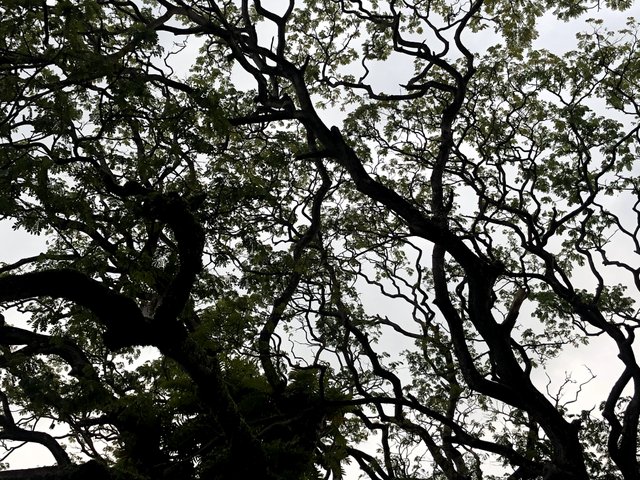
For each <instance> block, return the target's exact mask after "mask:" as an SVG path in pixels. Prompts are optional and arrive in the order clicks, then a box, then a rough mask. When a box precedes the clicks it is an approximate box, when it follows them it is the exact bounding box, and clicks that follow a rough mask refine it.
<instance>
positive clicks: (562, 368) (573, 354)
mask: <svg viewBox="0 0 640 480" xmlns="http://www.w3.org/2000/svg"><path fill="white" fill-rule="evenodd" d="M263 3H264V5H265V6H266V7H269V6H271V5H273V6H276V5H277V6H281V5H283V4H284V3H285V2H282V1H281V0H269V1H263ZM589 16H591V17H596V18H603V19H604V20H605V25H606V26H610V27H612V28H618V27H620V28H621V27H623V26H624V24H625V21H626V19H627V17H630V16H636V17H640V6H639V5H638V3H636V5H635V6H634V7H633V9H632V10H630V11H626V12H621V13H620V12H606V11H601V12H595V11H594V12H592V14H591V15H589ZM589 16H587V17H589ZM538 28H539V32H540V37H539V39H538V40H536V42H535V46H536V47H538V48H545V49H548V50H551V51H554V52H559V53H561V52H563V51H566V50H569V49H571V48H573V46H574V45H575V41H574V38H575V33H576V32H577V31H580V30H583V23H582V22H572V23H569V24H566V23H563V22H558V21H555V20H553V18H552V17H551V16H550V15H547V16H545V17H544V18H543V19H542V21H541V22H540V24H539V26H538ZM494 41H495V38H494V37H493V36H491V35H487V36H486V37H485V38H484V42H485V44H490V43H493V42H494ZM483 47H484V45H483V39H482V38H478V39H477V40H476V41H474V48H475V49H476V50H477V51H481V50H482V49H483ZM189 53H190V52H189V50H186V51H185V52H183V54H182V55H181V56H180V57H179V60H176V61H177V62H178V64H182V62H185V65H186V64H187V63H186V62H187V61H188V57H189ZM403 68H407V67H406V65H403V63H402V62H396V61H395V60H393V61H392V62H391V63H390V64H386V65H384V66H381V68H380V69H379V71H378V72H376V73H375V75H376V86H379V87H380V88H385V87H388V88H391V89H393V88H394V87H395V85H397V78H398V77H397V75H398V72H399V71H401V70H402V69H403ZM249 81H250V78H248V77H247V76H246V75H244V76H243V75H240V76H239V77H238V82H239V84H243V83H245V82H249ZM251 86H252V85H251ZM390 93H395V92H393V91H391V92H390ZM333 114H334V115H335V116H336V118H335V123H336V124H339V123H340V118H339V114H338V113H337V112H334V113H333ZM325 115H327V116H329V117H330V116H331V115H332V112H325ZM328 120H329V123H331V121H330V119H328ZM45 248H46V245H45V239H44V238H42V237H36V236H33V235H30V234H28V233H27V232H25V231H23V230H15V229H13V228H12V225H11V223H10V222H7V221H0V252H1V255H0V260H1V261H2V262H6V263H12V262H14V261H16V260H18V259H20V258H23V257H25V256H31V255H37V254H38V253H40V252H42V251H44V249H45ZM366 296H367V299H368V300H369V308H371V309H372V310H375V311H377V312H378V313H381V314H385V313H386V314H389V315H390V316H396V317H397V316H398V311H399V310H398V308H397V306H396V305H394V304H393V302H390V301H389V299H387V298H383V297H380V296H377V298H376V294H375V293H367V294H366ZM525 311H526V307H525ZM524 314H525V313H524V312H523V315H524ZM7 320H8V322H9V323H12V322H15V321H18V317H17V316H13V315H11V314H10V315H8V318H7ZM386 331H388V332H389V334H388V335H385V339H384V340H383V346H384V348H385V349H387V348H388V349H389V350H395V351H398V350H401V349H403V348H405V347H406V346H407V345H406V339H402V338H401V337H400V336H398V335H397V334H395V333H391V331H390V330H389V329H387V330H386ZM584 365H587V366H588V367H589V368H590V369H591V371H592V372H593V373H594V374H595V375H596V376H597V379H596V380H594V381H593V382H591V383H590V384H589V385H587V386H585V387H583V395H582V396H581V398H580V400H579V402H578V403H576V404H575V407H576V410H577V411H579V410H580V409H583V408H585V409H590V408H592V407H594V406H596V407H597V404H598V403H599V402H600V401H602V400H604V397H603V395H604V394H606V392H608V390H609V388H608V385H610V383H611V376H612V375H615V374H616V373H618V372H619V371H620V369H621V363H620V362H619V360H618V359H617V357H616V354H615V348H613V345H612V342H610V341H608V340H607V339H605V338H601V339H597V340H595V341H593V342H592V344H591V345H589V346H588V347H582V348H580V349H568V350H567V351H566V352H565V353H564V354H563V355H562V356H561V357H560V358H558V359H556V360H553V361H551V362H550V364H549V365H548V369H547V371H548V373H549V375H550V376H552V377H553V378H554V384H553V385H559V383H558V382H561V381H562V379H563V378H564V376H565V372H569V373H571V374H573V375H574V378H575V379H576V380H578V381H580V380H583V379H586V378H588V376H589V375H588V371H587V370H586V369H585V368H584ZM537 381H538V384H539V385H540V386H541V388H543V389H544V386H545V384H546V377H545V376H544V375H539V378H538V379H537ZM552 389H553V386H552ZM596 409H597V408H596ZM11 461H12V467H13V468H26V467H30V466H38V465H44V464H48V463H50V462H51V461H52V457H51V456H50V455H49V454H48V452H47V451H46V449H44V448H43V447H34V448H33V449H30V450H28V451H27V450H25V451H24V452H20V454H16V455H14V456H12V458H11ZM349 470H353V469H352V468H350V469H349ZM353 478H355V476H354V477H353Z"/></svg>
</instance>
